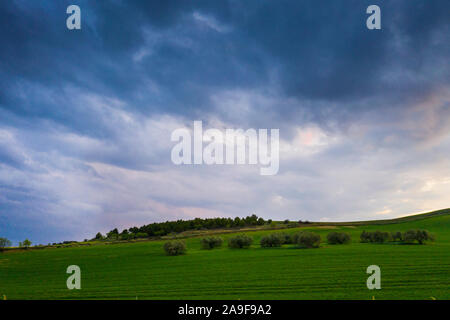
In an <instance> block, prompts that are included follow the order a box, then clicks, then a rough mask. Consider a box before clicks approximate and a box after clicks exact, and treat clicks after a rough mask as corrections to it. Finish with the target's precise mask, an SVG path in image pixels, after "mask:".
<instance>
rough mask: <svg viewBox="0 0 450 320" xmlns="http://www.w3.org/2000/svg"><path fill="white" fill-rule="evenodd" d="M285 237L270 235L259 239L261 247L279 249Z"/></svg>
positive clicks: (275, 234) (282, 235)
mask: <svg viewBox="0 0 450 320" xmlns="http://www.w3.org/2000/svg"><path fill="white" fill-rule="evenodd" d="M284 240H285V235H284V234H281V233H272V234H269V235H267V236H264V237H262V238H261V242H260V243H261V247H264V248H269V247H281V245H282V244H283V243H284Z"/></svg>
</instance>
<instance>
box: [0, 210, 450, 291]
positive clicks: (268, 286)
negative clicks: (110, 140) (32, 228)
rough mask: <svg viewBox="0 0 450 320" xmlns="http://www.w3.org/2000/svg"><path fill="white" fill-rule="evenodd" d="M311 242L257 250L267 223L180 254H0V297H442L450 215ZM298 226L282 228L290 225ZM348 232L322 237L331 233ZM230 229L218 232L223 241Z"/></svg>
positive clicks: (132, 250)
mask: <svg viewBox="0 0 450 320" xmlns="http://www.w3.org/2000/svg"><path fill="white" fill-rule="evenodd" d="M413 228H416V229H417V228H420V229H427V230H429V231H430V232H432V233H433V234H434V235H435V236H436V242H434V243H429V244H426V245H403V244H395V243H385V244H370V243H359V234H360V233H361V231H362V230H363V229H365V230H368V231H369V230H377V229H378V230H382V231H397V230H399V231H406V230H408V229H413ZM301 229H302V230H305V229H309V230H311V231H314V232H317V233H320V234H321V236H322V241H323V243H322V245H321V247H320V248H319V249H297V248H295V247H294V246H293V245H284V246H283V247H281V248H261V247H260V246H259V239H260V238H261V236H262V235H265V234H268V233H270V232H277V231H273V230H258V231H253V232H247V234H248V235H251V236H253V237H254V240H255V241H254V244H253V246H252V247H251V248H250V249H241V250H239V249H228V248H227V246H226V244H224V246H223V247H222V248H220V249H214V250H210V251H208V250H202V249H201V248H200V239H201V238H200V237H192V238H187V239H186V240H185V241H186V244H187V247H188V251H187V254H186V255H184V256H175V257H172V256H166V255H165V254H164V252H163V250H162V244H163V242H164V241H145V242H136V243H118V244H110V245H92V246H83V247H71V248H59V249H58V248H46V249H39V250H35V249H29V250H21V251H11V252H4V253H0V297H3V296H6V297H7V299H372V298H375V299H433V298H435V299H450V214H449V212H448V210H447V211H445V212H440V213H439V214H431V215H424V216H416V217H413V218H407V219H400V220H393V221H390V222H389V223H383V224H382V225H376V224H374V223H373V222H367V224H366V225H360V223H356V225H347V226H344V225H342V224H340V225H334V226H326V225H320V226H317V225H316V226H312V227H308V228H301ZM298 230H299V228H291V229H286V230H284V232H288V233H293V232H297V231H298ZM332 230H333V231H337V230H344V231H346V232H348V233H350V234H351V235H352V241H353V242H352V243H351V244H349V245H329V244H327V243H326V240H325V239H326V235H327V233H328V232H330V231H332ZM231 235H232V234H231V233H227V234H224V235H222V236H223V238H224V239H225V241H226V239H227V238H228V237H230V236H231ZM373 264H375V265H378V266H380V268H381V286H382V289H381V290H368V289H367V287H366V279H367V277H368V275H367V274H366V268H367V266H369V265H373ZM69 265H78V266H80V268H81V273H82V274H81V275H82V281H81V286H82V289H81V290H68V289H67V288H66V279H67V277H68V276H69V275H68V274H66V268H67V266H69Z"/></svg>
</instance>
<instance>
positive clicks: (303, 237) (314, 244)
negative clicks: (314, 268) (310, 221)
mask: <svg viewBox="0 0 450 320" xmlns="http://www.w3.org/2000/svg"><path fill="white" fill-rule="evenodd" d="M320 240H321V239H320V235H318V234H317V233H313V232H309V231H301V232H299V233H297V234H295V235H294V241H295V243H296V244H298V245H299V246H302V247H306V248H318V247H319V246H320Z"/></svg>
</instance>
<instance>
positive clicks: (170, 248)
mask: <svg viewBox="0 0 450 320" xmlns="http://www.w3.org/2000/svg"><path fill="white" fill-rule="evenodd" d="M164 251H165V252H166V254H167V255H169V256H178V255H180V254H185V253H186V244H185V243H184V242H183V241H180V240H175V241H167V242H166V243H164Z"/></svg>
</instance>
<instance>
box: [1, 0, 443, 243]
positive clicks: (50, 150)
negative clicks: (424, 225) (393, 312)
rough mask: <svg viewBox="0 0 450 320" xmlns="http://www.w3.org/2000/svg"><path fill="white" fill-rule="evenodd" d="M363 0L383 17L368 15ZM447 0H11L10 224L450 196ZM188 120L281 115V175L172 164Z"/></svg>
mask: <svg viewBox="0 0 450 320" xmlns="http://www.w3.org/2000/svg"><path fill="white" fill-rule="evenodd" d="M69 4H78V5H79V6H80V7H81V11H82V30H80V31H69V30H68V29H67V28H66V21H65V20H66V18H67V14H66V13H65V12H66V8H67V6H68V5H69ZM370 4H378V5H379V6H380V7H381V10H382V30H372V31H371V30H368V29H367V28H366V26H365V25H366V22H365V21H366V18H367V17H368V15H367V14H366V13H365V11H366V8H367V6H368V5H370ZM449 12H450V2H449V1H447V0H442V1H439V0H430V1H424V0H420V1H419V0H405V1H363V0H354V1H352V0H347V1H340V0H333V1H331V0H330V1H325V0H321V1H283V0H281V1H207V0H204V1H199V0H196V1H190V0H180V1H168V0H166V1H151V2H150V1H120V0H114V1H113V0H111V1H92V0H90V1H81V0H79V1H75V2H74V1H70V2H69V1H62V0H61V1H1V2H0V21H1V27H0V40H1V46H0V236H6V237H7V238H9V239H11V240H13V241H15V242H17V241H20V240H23V239H24V238H25V237H28V238H30V240H32V241H33V242H34V243H47V242H54V241H61V240H80V239H83V238H91V237H92V236H93V235H94V234H95V233H96V232H98V231H102V232H105V231H108V230H110V229H112V228H114V227H118V228H119V229H123V228H128V227H131V226H135V225H138V226H139V225H142V224H147V223H150V222H154V221H165V220H173V219H190V218H194V217H216V216H231V217H234V216H245V215H248V214H252V213H256V214H257V215H258V216H262V217H264V218H266V219H269V218H271V219H280V220H281V219H291V220H298V219H303V220H305V219H308V220H313V221H319V220H333V221H343V220H359V219H380V218H391V217H397V216H401V215H406V214H411V213H416V212H423V211H427V210H434V209H440V208H446V207H450V201H449V200H450V198H449V196H448V195H449V194H450V161H449V155H450V63H449V61H450V59H449V58H450V37H449V34H450V30H449V29H450V19H449V16H448V13H449ZM194 120H203V121H204V126H206V127H210V128H219V129H220V128H243V129H248V128H279V129H280V139H281V141H280V170H279V173H278V174H277V175H275V176H261V175H259V166H254V165H253V166H249V165H247V166H245V165H241V166H206V165H204V166H187V165H186V166H175V165H174V164H172V162H171V159H170V152H171V148H172V146H173V145H174V143H173V142H171V141H170V134H171V132H172V131H173V130H174V129H177V128H180V127H192V125H193V121H194Z"/></svg>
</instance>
